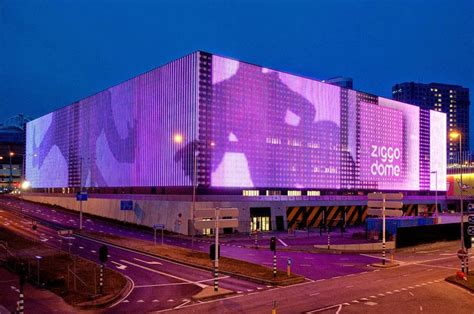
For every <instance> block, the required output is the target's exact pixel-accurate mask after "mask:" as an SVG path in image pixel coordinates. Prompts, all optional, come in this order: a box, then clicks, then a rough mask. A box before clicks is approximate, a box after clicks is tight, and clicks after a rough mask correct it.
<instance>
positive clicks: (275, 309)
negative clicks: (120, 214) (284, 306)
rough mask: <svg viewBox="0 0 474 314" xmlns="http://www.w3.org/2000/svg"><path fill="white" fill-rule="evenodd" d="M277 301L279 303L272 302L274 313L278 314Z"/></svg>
mask: <svg viewBox="0 0 474 314" xmlns="http://www.w3.org/2000/svg"><path fill="white" fill-rule="evenodd" d="M276 303H277V302H276V301H273V302H272V314H276V312H277V308H276V305H277V304H276Z"/></svg>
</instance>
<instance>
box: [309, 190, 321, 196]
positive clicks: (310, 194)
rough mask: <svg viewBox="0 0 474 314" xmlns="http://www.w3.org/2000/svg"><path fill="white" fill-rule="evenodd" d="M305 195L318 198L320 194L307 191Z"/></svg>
mask: <svg viewBox="0 0 474 314" xmlns="http://www.w3.org/2000/svg"><path fill="white" fill-rule="evenodd" d="M306 194H307V195H308V196H320V195H321V192H320V191H308V192H307V193H306Z"/></svg>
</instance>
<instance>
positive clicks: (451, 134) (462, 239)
mask: <svg viewBox="0 0 474 314" xmlns="http://www.w3.org/2000/svg"><path fill="white" fill-rule="evenodd" d="M449 136H450V137H451V138H452V139H456V138H458V137H459V163H460V164H461V174H460V179H461V180H460V181H461V182H460V189H461V198H460V201H461V250H462V251H463V252H464V208H463V207H464V204H463V182H462V170H463V169H462V167H463V160H462V142H461V140H462V134H461V132H456V131H454V132H451V133H450V134H449ZM461 271H462V272H464V262H463V261H461Z"/></svg>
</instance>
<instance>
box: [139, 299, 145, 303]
mask: <svg viewBox="0 0 474 314" xmlns="http://www.w3.org/2000/svg"><path fill="white" fill-rule="evenodd" d="M143 302H145V301H143V300H141V299H140V300H138V301H137V303H143Z"/></svg>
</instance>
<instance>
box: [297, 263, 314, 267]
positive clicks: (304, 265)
mask: <svg viewBox="0 0 474 314" xmlns="http://www.w3.org/2000/svg"><path fill="white" fill-rule="evenodd" d="M300 266H301V267H311V266H313V265H310V264H300Z"/></svg>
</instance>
